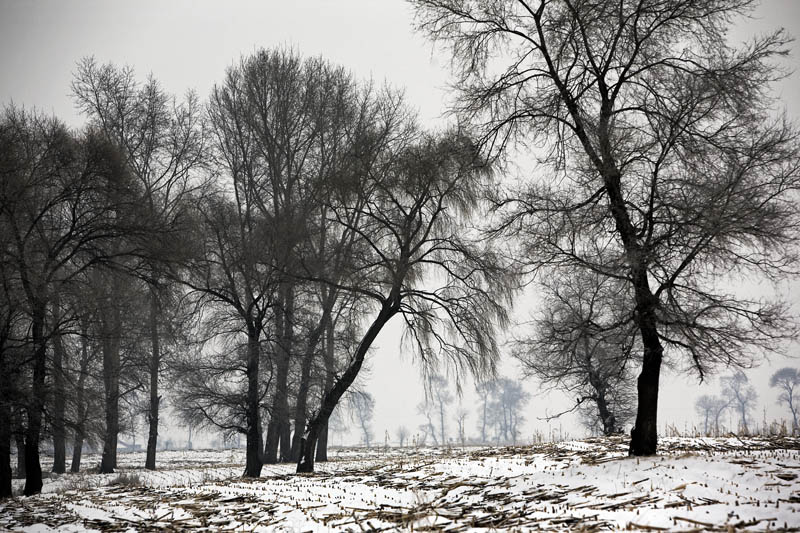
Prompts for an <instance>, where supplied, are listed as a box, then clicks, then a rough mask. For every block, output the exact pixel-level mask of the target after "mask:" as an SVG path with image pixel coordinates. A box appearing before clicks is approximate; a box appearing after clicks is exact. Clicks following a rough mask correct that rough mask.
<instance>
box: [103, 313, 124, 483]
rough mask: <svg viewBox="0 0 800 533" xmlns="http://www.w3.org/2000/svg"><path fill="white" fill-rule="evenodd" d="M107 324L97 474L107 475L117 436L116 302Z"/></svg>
mask: <svg viewBox="0 0 800 533" xmlns="http://www.w3.org/2000/svg"><path fill="white" fill-rule="evenodd" d="M108 314H109V316H110V323H109V322H107V320H106V319H104V320H103V342H102V344H103V385H104V393H105V394H104V399H105V418H106V428H105V435H104V437H103V457H102V459H101V461H100V473H101V474H110V473H112V472H114V469H115V468H116V467H117V440H118V437H119V374H120V353H119V350H120V328H121V316H120V310H119V307H118V306H117V302H114V304H113V305H112V306H111V309H110V310H109V311H108Z"/></svg>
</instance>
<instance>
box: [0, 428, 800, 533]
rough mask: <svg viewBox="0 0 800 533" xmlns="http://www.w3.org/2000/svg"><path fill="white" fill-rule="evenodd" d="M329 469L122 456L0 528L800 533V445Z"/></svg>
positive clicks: (63, 485) (533, 450)
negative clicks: (151, 466) (150, 464)
mask: <svg viewBox="0 0 800 533" xmlns="http://www.w3.org/2000/svg"><path fill="white" fill-rule="evenodd" d="M332 456H333V457H332V459H333V460H331V461H330V462H328V463H324V464H318V465H317V466H318V472H317V473H315V474H312V475H304V476H299V475H294V474H293V473H292V472H293V469H294V467H293V465H278V466H267V467H265V468H264V471H263V472H262V477H261V478H260V479H257V480H243V479H241V478H240V477H239V476H240V474H241V472H242V470H243V467H242V463H243V459H244V457H243V455H242V452H241V451H193V452H164V453H161V454H160V455H159V460H160V461H161V465H162V469H161V470H159V471H157V472H147V471H144V470H142V469H141V468H140V466H139V465H141V464H143V462H144V457H143V456H142V455H140V454H125V455H121V456H120V467H121V468H120V471H121V472H122V475H119V474H111V475H105V476H101V475H98V474H86V475H69V474H67V475H64V476H59V477H57V478H52V479H49V480H46V483H45V488H44V493H43V494H42V495H39V496H35V497H30V498H21V497H20V498H15V499H13V500H11V501H9V502H4V503H0V529H11V530H26V531H53V530H57V531H82V530H97V531H162V530H165V529H170V530H173V531H174V530H197V529H202V530H220V529H231V530H242V531H252V530H256V531H273V530H277V531H309V530H312V531H375V530H384V531H393V530H409V531H410V530H415V531H420V530H422V531H426V530H427V531H526V530H557V531H563V530H578V531H598V530H607V529H632V530H649V531H662V530H663V531H666V530H669V531H724V532H728V531H776V530H784V531H800V439H788V438H780V439H779V438H772V439H759V438H756V439H742V440H740V439H738V438H726V439H698V438H669V439H662V441H661V449H660V455H659V456H657V457H651V458H646V459H636V458H629V457H627V455H626V442H625V441H623V440H615V439H593V440H586V441H572V442H562V443H556V444H542V445H537V446H533V447H515V448H470V447H468V448H463V449H461V448H455V449H449V450H445V449H428V448H423V449H413V448H407V449H390V450H388V451H383V450H375V449H374V450H344V451H341V452H339V453H338V454H337V453H336V452H335V451H334V452H333V453H332ZM87 460H89V461H92V460H94V458H92V457H88V458H87ZM86 464H94V463H92V462H89V463H86Z"/></svg>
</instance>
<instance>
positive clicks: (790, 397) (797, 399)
mask: <svg viewBox="0 0 800 533" xmlns="http://www.w3.org/2000/svg"><path fill="white" fill-rule="evenodd" d="M770 386H771V387H773V388H776V389H778V391H779V392H778V400H777V403H778V404H779V405H784V406H785V407H786V408H788V410H789V414H790V415H791V430H790V433H791V434H793V435H794V434H796V433H797V432H798V431H800V426H799V425H798V416H797V415H798V411H800V372H798V370H797V369H796V368H790V367H784V368H781V369H779V370H777V371H776V372H775V373H774V374H772V377H771V378H770ZM757 400H758V393H757V392H756V389H755V388H754V387H753V386H752V385H751V384H750V381H749V380H748V379H747V376H746V375H745V374H744V373H743V372H741V371H738V372H735V373H733V374H732V375H730V376H726V377H723V378H721V379H720V394H718V395H709V394H704V395H702V396H700V397H699V398H698V399H697V401H696V402H695V410H696V411H697V414H698V416H699V417H700V419H701V420H702V424H703V434H704V435H719V434H720V431H721V429H720V428H722V427H724V426H723V424H722V421H723V419H724V416H725V415H726V414H729V413H730V414H733V415H734V416H736V418H737V419H738V427H737V428H736V429H737V430H738V431H739V432H740V433H742V434H745V435H747V434H749V433H750V432H752V431H753V430H754V429H755V427H754V426H755V425H754V420H753V411H754V410H755V407H756V401H757ZM764 429H765V430H766V428H764Z"/></svg>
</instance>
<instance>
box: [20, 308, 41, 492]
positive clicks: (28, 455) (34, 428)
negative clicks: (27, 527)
mask: <svg viewBox="0 0 800 533" xmlns="http://www.w3.org/2000/svg"><path fill="white" fill-rule="evenodd" d="M46 309H47V305H46V304H45V303H41V304H39V305H36V306H35V307H34V309H33V313H31V337H32V339H33V346H34V354H33V383H32V387H31V398H30V401H29V402H28V429H27V432H26V434H25V488H24V489H23V491H22V492H23V494H24V495H25V496H30V495H32V494H37V493H39V492H41V490H42V465H41V463H40V462H39V437H40V434H41V429H42V413H43V411H44V406H45V399H46V398H45V393H46V392H47V391H46V388H45V372H46V369H45V365H46V359H47V343H46V341H45V338H44V321H45V311H46Z"/></svg>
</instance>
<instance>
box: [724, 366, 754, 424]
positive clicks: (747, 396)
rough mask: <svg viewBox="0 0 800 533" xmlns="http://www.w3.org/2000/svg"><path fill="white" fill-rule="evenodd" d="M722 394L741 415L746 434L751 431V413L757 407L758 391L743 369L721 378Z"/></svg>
mask: <svg viewBox="0 0 800 533" xmlns="http://www.w3.org/2000/svg"><path fill="white" fill-rule="evenodd" d="M720 383H721V385H722V395H723V397H724V398H725V399H726V400H727V402H728V405H730V408H731V409H733V410H734V411H735V412H736V413H737V414H738V415H739V428H740V430H741V431H743V432H744V434H745V435H747V434H749V433H750V424H749V422H751V421H752V420H751V413H752V412H753V410H754V409H755V404H756V400H757V399H758V393H757V392H756V389H755V388H754V387H753V386H752V385H750V380H749V379H747V376H746V375H745V374H744V372H742V371H741V370H739V371H737V372H734V373H733V374H732V375H730V376H727V377H723V378H721V379H720Z"/></svg>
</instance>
